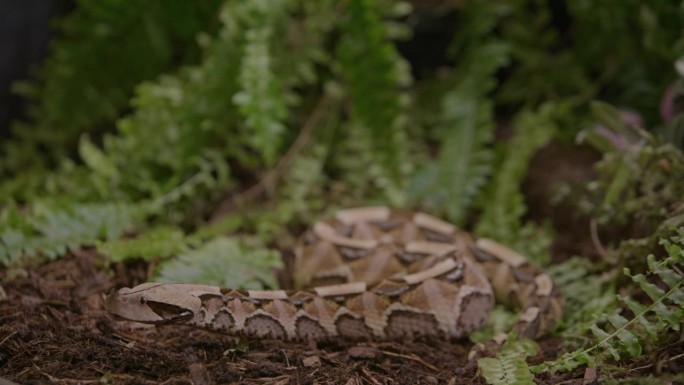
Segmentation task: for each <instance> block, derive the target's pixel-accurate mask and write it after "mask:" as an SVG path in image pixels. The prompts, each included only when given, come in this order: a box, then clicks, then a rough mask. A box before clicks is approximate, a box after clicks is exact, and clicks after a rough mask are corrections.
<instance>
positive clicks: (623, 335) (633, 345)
mask: <svg viewBox="0 0 684 385" xmlns="http://www.w3.org/2000/svg"><path fill="white" fill-rule="evenodd" d="M608 322H610V324H611V325H613V327H614V328H615V329H617V330H618V333H617V338H618V339H619V340H620V341H622V343H623V345H624V346H625V348H626V349H627V352H628V353H629V354H630V355H631V356H632V357H633V358H636V357H639V356H641V344H640V343H639V339H638V338H637V336H636V335H634V333H632V332H630V331H629V330H627V329H626V326H627V323H629V321H628V320H627V319H626V318H625V317H623V316H621V315H619V314H616V313H613V314H611V315H609V316H608Z"/></svg>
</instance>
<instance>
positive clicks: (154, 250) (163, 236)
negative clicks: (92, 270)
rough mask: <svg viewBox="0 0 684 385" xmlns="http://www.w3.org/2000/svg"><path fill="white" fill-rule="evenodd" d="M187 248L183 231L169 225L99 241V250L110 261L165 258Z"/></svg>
mask: <svg viewBox="0 0 684 385" xmlns="http://www.w3.org/2000/svg"><path fill="white" fill-rule="evenodd" d="M183 250H185V239H184V236H183V232H182V231H181V230H179V229H176V228H173V227H167V226H160V227H156V228H154V229H152V230H149V231H147V232H145V233H143V234H142V235H140V236H139V237H137V238H132V239H113V240H110V241H107V242H102V241H100V242H98V243H97V251H98V252H100V253H101V254H103V255H105V256H106V257H107V261H108V262H109V263H116V262H121V261H125V260H127V259H133V258H141V259H144V260H150V259H153V258H165V257H170V256H172V255H176V254H178V253H180V252H181V251H183Z"/></svg>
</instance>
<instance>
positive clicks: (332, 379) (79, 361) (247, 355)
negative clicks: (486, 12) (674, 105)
mask: <svg viewBox="0 0 684 385" xmlns="http://www.w3.org/2000/svg"><path fill="white" fill-rule="evenodd" d="M565 151H566V149H563V148H551V149H550V150H549V149H547V150H546V151H545V152H542V153H541V154H540V155H539V157H541V158H539V157H538V158H537V160H536V161H534V162H533V165H534V164H536V165H537V166H535V167H533V171H532V172H531V174H530V178H529V179H528V181H527V182H526V188H525V190H526V191H527V196H528V199H530V200H532V201H533V202H549V201H550V199H549V198H550V195H549V194H550V189H551V187H550V186H552V185H554V184H555V182H556V181H558V180H583V179H586V178H587V177H588V175H589V174H588V173H590V171H589V170H590V169H591V168H590V166H591V164H592V163H593V161H594V160H595V159H594V155H592V154H588V155H586V156H585V155H580V156H578V155H577V153H576V149H574V150H572V152H571V153H570V155H572V157H573V158H572V159H573V161H572V162H567V159H566V161H565V162H563V161H562V159H563V158H564V156H566V155H568V154H565ZM559 153H562V154H561V156H559ZM559 161H560V162H561V163H558V162H559ZM559 165H561V166H560V167H559ZM559 170H560V171H559ZM530 207H531V212H530V215H531V216H532V217H536V216H539V217H546V218H552V221H553V223H554V226H555V227H556V231H558V234H557V237H556V241H555V244H554V247H553V259H554V261H562V260H564V259H566V258H568V257H569V256H571V255H574V254H581V255H591V254H593V253H595V251H593V245H592V241H591V239H590V237H589V235H588V234H589V231H588V230H587V229H588V225H587V223H586V222H584V221H583V220H581V219H578V220H569V219H568V218H571V217H572V215H571V214H570V213H571V211H569V210H574V209H573V208H565V209H564V208H563V207H562V206H561V207H555V208H552V207H551V206H550V205H540V204H531V205H530ZM151 270H152V269H151V266H149V265H147V264H146V263H144V262H128V263H119V264H116V265H113V266H109V267H107V266H106V265H105V262H104V257H103V256H101V255H99V254H98V253H97V252H96V251H95V250H94V249H92V248H81V249H74V250H71V251H70V252H69V255H68V256H66V257H65V258H63V259H60V260H58V261H55V262H51V263H49V264H45V265H42V266H39V267H36V268H33V269H29V270H28V271H27V274H26V276H23V277H19V278H15V279H13V280H10V281H9V282H7V283H6V284H4V285H3V286H4V289H5V291H6V294H7V296H6V298H5V299H4V300H3V301H2V302H0V385H7V384H10V383H8V382H7V381H5V380H3V378H4V379H7V380H10V381H13V382H16V383H19V384H151V385H152V384H154V385H161V384H164V385H171V384H196V385H209V384H349V385H356V384H484V383H485V382H484V380H483V378H482V377H480V376H478V373H477V370H476V368H475V367H472V366H468V365H467V362H466V358H465V357H466V355H467V352H468V350H469V348H470V346H471V344H470V343H469V342H467V341H460V342H459V341H443V342H432V343H422V342H410V343H409V342H405V343H399V342H396V343H330V342H327V343H318V344H296V343H286V342H277V341H250V343H249V346H248V347H247V348H240V344H238V343H237V342H236V340H235V339H234V338H232V337H229V336H225V335H221V334H216V333H211V332H205V331H201V330H194V329H190V328H185V327H179V326H152V325H142V324H137V323H132V322H128V321H121V320H117V319H114V318H113V317H111V316H109V315H108V314H107V313H106V312H105V311H104V308H103V299H102V294H103V293H107V292H109V291H111V290H112V289H114V288H119V287H122V286H128V287H130V286H133V285H137V284H139V283H142V282H144V281H145V280H146V279H147V276H148V274H149V272H150V271H151ZM6 273H7V272H0V278H6V277H3V276H2V275H3V274H6ZM538 342H539V343H540V347H541V349H540V353H539V354H538V355H537V356H536V357H533V358H531V359H530V360H529V362H530V363H532V364H536V363H539V362H542V361H544V360H552V359H554V358H556V356H557V354H558V352H559V351H560V349H561V348H562V345H563V341H562V340H560V339H559V338H557V337H547V338H544V339H541V340H540V341H538ZM681 345H683V344H680V345H679V346H678V347H674V348H675V349H679V350H684V347H683V346H681ZM680 353H681V352H680ZM675 355H676V354H673V356H675ZM651 362H652V360H651V359H650V358H649V357H648V356H645V357H642V358H641V359H638V360H634V361H632V362H630V364H629V366H628V367H623V368H622V369H623V373H624V375H625V376H626V377H629V376H636V375H648V374H656V375H657V374H659V373H661V372H666V373H668V372H669V373H677V372H681V371H684V359H681V360H679V361H670V362H668V363H667V364H666V365H665V366H661V367H658V365H654V364H652V363H651ZM598 374H599V375H600V374H601V370H600V368H599V369H598ZM596 375H597V371H596V370H594V369H586V368H579V369H577V370H575V371H572V372H569V373H558V374H541V375H538V376H537V377H536V381H537V382H538V383H540V384H587V385H588V384H591V383H597V377H596Z"/></svg>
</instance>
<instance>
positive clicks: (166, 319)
mask: <svg viewBox="0 0 684 385" xmlns="http://www.w3.org/2000/svg"><path fill="white" fill-rule="evenodd" d="M295 255H296V257H295V258H296V259H295V268H294V273H293V274H294V281H295V284H296V286H297V287H301V288H302V289H299V290H291V291H285V290H271V291H256V290H235V289H224V288H220V287H215V286H207V285H195V284H165V283H145V284H142V285H139V286H136V287H133V288H123V289H120V290H118V291H114V292H112V293H111V294H109V295H108V296H107V297H106V309H107V310H108V311H109V312H110V313H112V314H115V315H118V316H120V317H123V318H125V319H128V320H132V321H138V322H146V323H167V324H183V325H193V326H196V327H201V328H206V329H212V330H215V331H220V332H224V333H228V334H233V335H243V336H248V337H256V338H271V339H284V340H323V339H331V338H341V339H350V340H386V339H402V338H403V339H406V338H409V339H420V338H454V337H455V338H460V337H464V336H467V335H468V334H469V333H470V332H472V331H473V330H475V329H477V328H478V327H479V326H481V325H482V323H483V322H484V321H485V320H486V319H487V317H488V315H489V312H490V310H491V308H492V306H493V303H494V300H495V298H496V300H497V301H500V302H502V303H504V304H507V305H510V306H514V307H517V308H520V309H521V311H522V315H521V317H520V319H519V321H518V323H517V325H516V326H515V327H514V328H515V329H516V330H517V331H518V333H519V334H520V335H523V336H526V337H531V338H534V337H537V336H539V335H541V334H542V333H543V332H544V331H546V330H547V329H548V328H549V327H550V326H552V325H553V324H554V323H555V322H556V321H557V320H558V319H559V318H560V317H561V314H562V307H563V300H562V298H561V296H560V294H559V291H558V289H557V288H556V286H555V285H554V283H553V282H552V280H551V278H550V277H549V276H548V275H547V274H545V273H543V272H541V271H540V270H537V269H536V268H535V267H533V266H532V265H531V264H530V263H529V262H528V261H527V260H526V259H525V258H524V257H523V256H521V255H520V254H518V253H516V252H514V251H512V250H510V249H508V248H507V247H505V246H503V245H500V244H498V243H496V242H494V241H491V240H488V239H483V238H480V239H477V240H476V239H474V238H473V237H472V236H471V235H470V234H468V233H466V232H463V231H460V230H458V229H456V228H455V227H454V226H453V225H451V224H449V223H447V222H444V221H442V220H440V219H437V218H435V217H432V216H430V215H427V214H424V213H402V212H397V211H392V210H390V209H389V208H387V207H363V208H354V209H348V210H342V211H339V212H337V213H336V215H335V216H334V218H332V219H328V220H324V221H319V222H317V223H316V224H315V225H314V226H313V228H312V229H310V230H308V231H307V232H306V233H305V234H304V235H303V236H302V237H301V239H300V241H299V243H298V246H297V248H296V251H295ZM227 268H230V267H227ZM304 287H312V288H310V289H304ZM499 339H501V336H500V337H499Z"/></svg>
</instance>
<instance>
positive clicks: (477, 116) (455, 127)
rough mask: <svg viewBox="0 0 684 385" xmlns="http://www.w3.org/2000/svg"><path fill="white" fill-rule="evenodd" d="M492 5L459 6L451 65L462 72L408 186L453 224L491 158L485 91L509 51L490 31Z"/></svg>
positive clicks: (415, 197)
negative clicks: (429, 152)
mask: <svg viewBox="0 0 684 385" xmlns="http://www.w3.org/2000/svg"><path fill="white" fill-rule="evenodd" d="M476 7H479V8H476ZM496 10H497V5H492V3H486V4H481V3H480V2H469V3H468V4H467V6H466V8H465V9H464V10H463V12H464V19H465V20H466V23H467V24H466V25H464V27H463V29H464V32H463V36H457V37H456V39H455V40H454V43H453V44H454V47H458V48H459V49H456V48H454V50H456V56H457V58H458V62H459V66H458V67H457V70H461V71H462V73H464V74H467V76H462V77H459V78H458V79H457V81H456V82H455V84H454V85H453V86H452V87H450V88H451V89H450V90H449V91H447V92H446V93H444V95H443V96H442V98H441V114H440V115H439V118H438V119H437V120H436V122H435V125H436V126H437V132H438V133H437V140H439V141H440V142H441V143H442V145H441V148H440V151H439V154H438V156H437V160H436V161H435V162H430V163H428V164H427V166H425V167H424V168H423V169H422V170H420V171H419V172H418V173H416V175H415V176H414V180H413V183H412V185H411V186H410V187H411V190H410V191H409V192H410V195H411V201H412V202H415V203H416V204H418V205H421V206H425V207H427V208H429V209H430V210H432V211H438V212H439V211H444V212H446V215H447V217H448V218H449V219H451V221H452V222H454V223H456V224H459V225H462V224H464V221H465V216H466V214H467V210H468V209H469V208H470V206H471V203H472V201H473V199H474V197H475V196H476V195H477V194H478V193H479V192H480V190H481V189H482V188H483V186H484V185H485V183H486V182H487V177H488V176H489V174H490V172H491V168H492V163H493V158H494V156H493V152H492V150H491V149H490V148H489V147H488V146H489V144H490V142H491V141H492V139H493V131H494V127H495V125H494V117H493V104H492V101H491V100H489V99H488V98H487V94H488V93H489V92H491V90H492V89H493V88H494V87H495V86H496V80H495V76H496V71H497V70H499V69H500V68H501V67H503V66H505V65H506V64H507V62H508V57H509V56H508V49H507V46H506V44H505V43H503V42H501V41H499V40H497V39H492V38H491V37H490V36H491V33H492V28H493V27H494V25H495V21H496V18H497V12H496ZM465 37H467V40H466V38H465ZM457 73H458V71H457Z"/></svg>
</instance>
